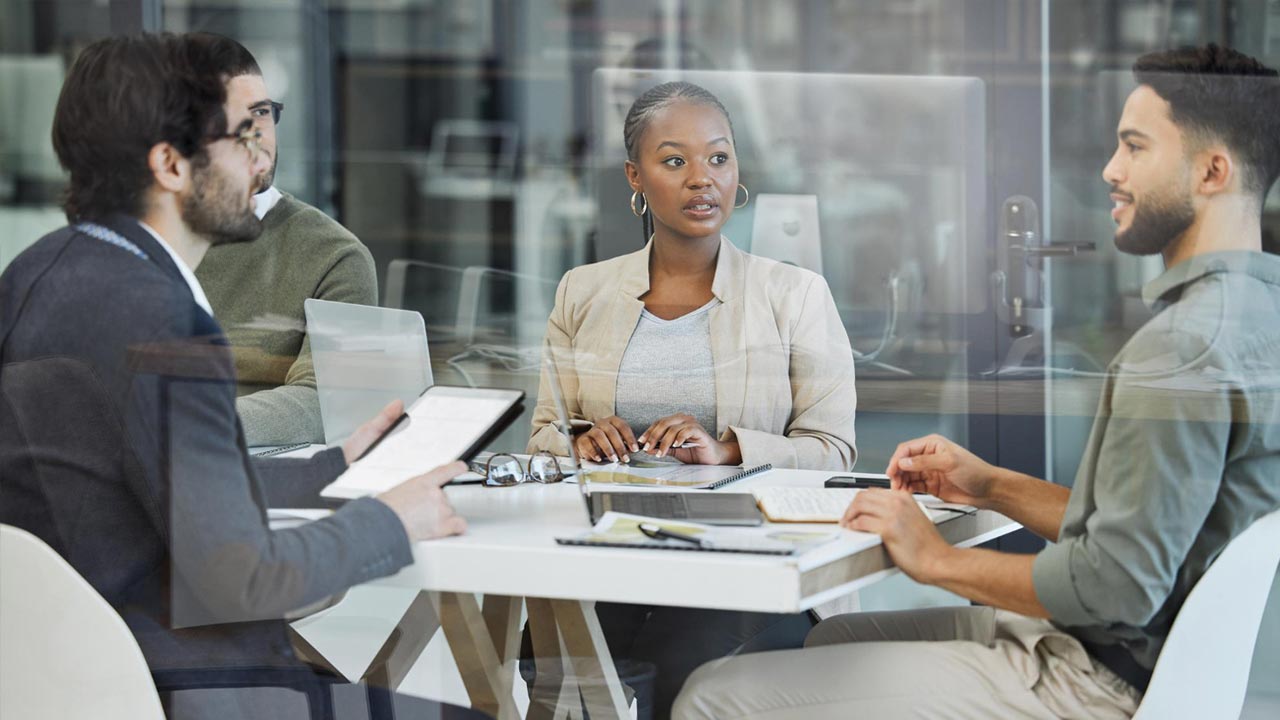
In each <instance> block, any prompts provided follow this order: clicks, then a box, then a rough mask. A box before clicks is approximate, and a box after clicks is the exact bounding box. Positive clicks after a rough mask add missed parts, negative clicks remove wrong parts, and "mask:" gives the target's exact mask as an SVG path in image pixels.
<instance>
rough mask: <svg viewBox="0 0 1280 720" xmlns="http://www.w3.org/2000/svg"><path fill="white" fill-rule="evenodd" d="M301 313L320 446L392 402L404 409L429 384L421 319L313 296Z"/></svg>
mask: <svg viewBox="0 0 1280 720" xmlns="http://www.w3.org/2000/svg"><path fill="white" fill-rule="evenodd" d="M303 309H304V311H305V312H306V315H307V337H308V338H309V339H310V341H311V358H312V364H313V366H314V368H315V373H316V391H317V393H318V394H319V396H320V418H321V421H322V422H323V423H324V441H325V444H328V445H333V444H335V443H339V442H341V441H343V440H345V439H346V438H347V437H348V436H349V435H351V433H353V432H355V430H356V428H358V427H360V426H361V425H362V424H364V423H365V422H368V420H369V419H370V418H372V417H373V416H374V415H376V414H377V413H378V412H379V411H381V410H382V408H384V407H386V405H387V403H389V402H391V401H392V400H395V399H396V398H399V399H400V400H401V401H403V402H404V406H405V407H406V408H407V407H409V406H410V405H412V404H413V402H414V401H415V400H416V399H417V398H418V396H419V395H421V394H422V391H424V390H426V389H427V388H429V387H431V386H432V385H433V384H434V383H433V381H432V376H431V356H430V353H429V352H428V349H427V328H426V325H425V324H424V323H423V321H422V315H420V314H418V313H416V312H413V311H410V310H393V309H390V308H380V307H373V306H369V305H354V304H351V303H340V302H331V301H328V300H316V299H314V298H311V299H308V300H307V301H306V302H304V303H303Z"/></svg>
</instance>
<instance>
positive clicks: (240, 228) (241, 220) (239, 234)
mask: <svg viewBox="0 0 1280 720" xmlns="http://www.w3.org/2000/svg"><path fill="white" fill-rule="evenodd" d="M192 184H193V186H194V190H193V192H192V193H191V194H190V195H188V196H187V197H186V198H184V199H183V201H182V219H183V221H185V222H186V224H187V227H188V228H190V229H191V231H192V232H194V233H196V234H197V235H200V236H202V237H204V238H205V239H207V240H208V241H209V244H210V245H223V244H225V243H233V242H246V241H249V240H253V239H255V238H257V237H258V235H259V234H261V233H262V221H261V220H259V219H258V216H257V215H254V214H253V205H252V203H249V202H243V200H242V198H241V196H240V194H239V192H237V190H236V189H235V188H234V187H232V183H231V182H230V180H229V178H227V177H226V176H225V175H223V174H221V173H219V172H218V171H217V170H216V169H215V168H214V167H213V163H212V162H210V160H209V158H208V157H207V156H205V157H204V158H203V159H202V160H201V159H197V160H196V161H195V162H193V163H192Z"/></svg>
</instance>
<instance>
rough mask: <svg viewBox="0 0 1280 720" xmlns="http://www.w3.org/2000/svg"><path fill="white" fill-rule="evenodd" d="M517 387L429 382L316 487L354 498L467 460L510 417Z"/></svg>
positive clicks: (328, 494) (516, 402)
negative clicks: (356, 455) (394, 420)
mask: <svg viewBox="0 0 1280 720" xmlns="http://www.w3.org/2000/svg"><path fill="white" fill-rule="evenodd" d="M523 398H524V393H523V392H521V391H519V390H498V389H492V388H463V387H449V386H444V385H434V386H432V387H430V388H428V389H427V391H426V392H424V393H423V394H422V396H421V397H419V398H418V400H417V401H416V402H414V403H413V405H412V406H410V408H409V409H408V410H407V411H406V412H405V415H406V417H404V418H402V419H401V421H400V423H399V424H397V425H396V426H395V427H394V428H392V429H391V431H390V432H388V433H387V434H386V435H384V436H383V437H382V439H381V440H379V441H378V443H377V444H376V445H374V446H373V447H372V448H371V449H370V450H369V452H367V453H365V455H364V457H362V458H360V459H359V460H356V461H355V462H354V463H352V464H351V467H349V468H347V471H346V472H345V473H343V474H342V475H340V476H339V477H338V479H337V480H335V481H334V482H333V483H332V484H330V485H329V486H328V487H326V488H325V489H324V490H323V491H321V493H320V494H321V495H322V496H324V497H332V498H348V499H349V498H356V497H363V496H365V495H375V494H377V493H380V492H383V491H385V490H389V489H391V488H392V487H395V486H396V485H399V484H400V483H401V482H404V481H405V480H408V479H409V478H411V477H414V476H417V475H421V474H422V473H425V472H427V471H429V470H431V469H432V468H435V467H438V466H440V465H444V464H446V463H450V462H453V461H454V460H459V459H470V457H471V456H473V455H475V454H476V453H477V452H479V451H480V450H482V449H483V447H484V445H485V444H487V443H488V442H489V440H490V439H492V437H493V436H495V435H496V434H497V433H499V432H501V431H502V428H504V427H506V425H507V424H509V423H510V422H511V420H513V419H514V417H515V415H516V414H518V413H513V412H512V411H513V410H515V409H516V408H517V407H518V406H519V403H520V401H521V400H522V399H523Z"/></svg>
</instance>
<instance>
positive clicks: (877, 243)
mask: <svg viewBox="0 0 1280 720" xmlns="http://www.w3.org/2000/svg"><path fill="white" fill-rule="evenodd" d="M677 79H679V80H686V81H689V82H692V83H695V84H697V85H700V86H702V87H705V88H706V89H707V90H710V91H711V92H712V93H714V94H715V95H716V96H717V97H718V98H719V99H720V101H721V102H722V103H724V105H725V107H726V108H727V109H728V111H729V114H730V116H731V118H732V120H733V127H734V135H735V140H736V145H737V150H738V163H739V169H740V175H741V178H742V182H743V184H744V185H746V186H747V188H748V189H749V190H750V191H751V193H752V195H753V196H754V197H756V198H758V197H760V195H762V194H780V195H809V196H815V197H816V199H817V200H816V202H817V207H818V209H819V218H820V225H821V239H822V247H821V258H822V264H821V267H822V269H823V274H824V275H825V277H826V279H827V281H828V283H829V284H830V285H831V290H832V294H833V296H834V297H835V300H836V303H837V305H838V306H839V307H840V310H841V314H842V316H843V317H844V319H845V324H846V326H848V327H849V328H850V331H851V334H852V335H855V336H859V335H865V336H868V337H872V338H874V337H875V336H877V335H878V333H879V328H880V327H881V326H882V325H883V312H884V308H885V307H886V303H887V300H886V283H887V281H888V279H889V278H890V277H894V278H897V279H899V281H900V283H899V287H900V288H902V287H905V286H910V289H909V290H904V292H906V293H907V294H911V293H914V294H915V295H916V297H917V299H916V302H917V303H918V305H919V308H918V309H919V310H920V311H923V312H926V313H942V314H957V313H966V312H969V313H971V312H980V311H981V310H983V309H984V308H986V307H987V303H988V294H989V291H988V288H987V282H986V280H987V273H986V257H985V247H986V245H987V243H988V238H989V233H990V230H989V227H988V211H987V168H986V133H987V126H986V113H985V91H984V86H983V83H982V81H981V80H979V79H977V78H971V77H918V76H894V75H835V74H819V73H768V72H722V71H663V70H631V69H612V68H602V69H599V70H596V71H595V74H594V78H593V91H594V94H595V97H594V101H593V104H592V106H593V110H594V112H593V118H592V153H591V157H592V163H593V164H592V167H591V180H592V182H593V184H594V189H595V194H596V197H597V199H598V202H599V228H598V233H597V238H596V242H595V246H594V249H595V255H596V259H597V260H602V259H606V258H610V257H615V256H617V255H621V254H624V253H627V252H631V251H633V250H636V249H638V248H639V247H641V246H642V245H643V242H644V238H643V236H642V231H641V226H640V221H639V219H638V218H636V217H635V216H633V215H632V214H631V210H630V207H629V205H628V200H629V198H630V195H631V189H630V187H628V186H627V183H626V179H625V176H624V173H623V163H624V161H625V160H626V151H625V149H624V146H623V140H622V128H623V121H624V118H625V116H626V112H627V110H628V109H629V108H630V106H631V103H632V102H633V101H634V99H635V98H636V97H638V96H639V95H640V94H641V93H642V92H644V91H645V90H647V89H648V88H650V87H653V86H655V85H658V84H659V83H662V82H667V81H670V80H677ZM763 209H764V210H765V211H766V212H768V211H769V209H768V208H763ZM760 211H761V208H757V207H756V206H755V205H754V204H751V203H749V204H748V205H747V206H746V207H745V208H743V209H741V210H735V211H734V215H733V217H732V218H731V219H730V221H729V225H728V226H726V228H725V234H726V236H727V237H728V238H729V239H730V240H731V241H733V242H734V243H735V244H737V245H738V246H739V247H743V248H744V249H751V248H752V247H753V240H752V238H751V229H752V227H753V224H756V223H753V216H754V214H755V213H757V212H760ZM757 225H758V224H757ZM863 325H866V328H865V332H863V330H864V328H862V326H863Z"/></svg>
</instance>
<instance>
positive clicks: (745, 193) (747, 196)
mask: <svg viewBox="0 0 1280 720" xmlns="http://www.w3.org/2000/svg"><path fill="white" fill-rule="evenodd" d="M738 187H740V188H742V193H743V197H742V204H740V205H739V204H735V205H734V206H733V207H734V209H740V208H744V207H746V206H747V201H749V200H750V199H751V191H750V190H748V189H747V186H746V185H743V184H742V183H738ZM733 196H734V198H737V196H738V191H737V190H735V191H734V192H733Z"/></svg>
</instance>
